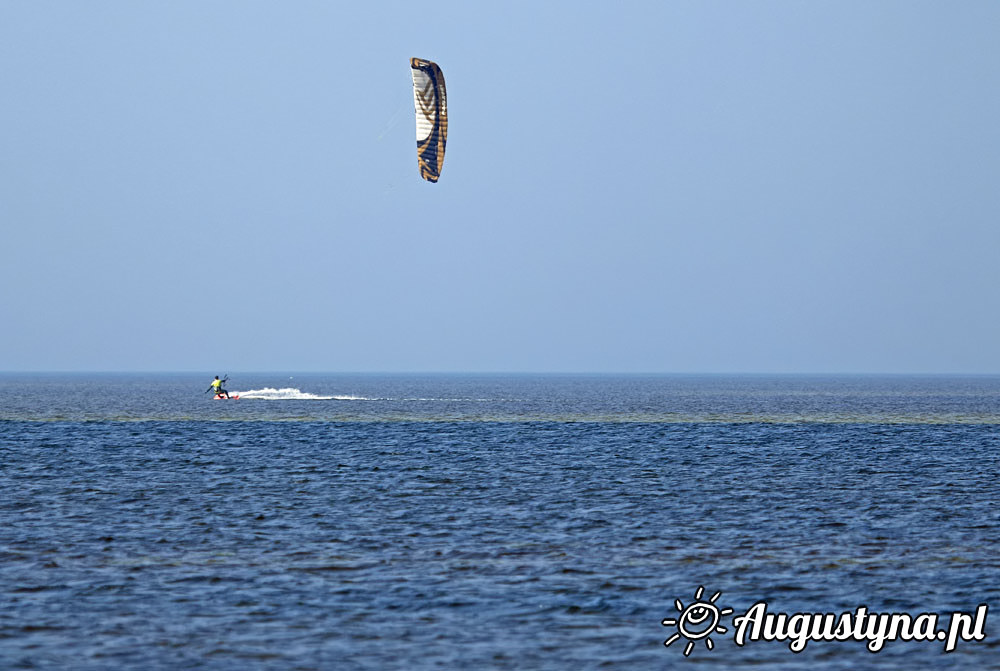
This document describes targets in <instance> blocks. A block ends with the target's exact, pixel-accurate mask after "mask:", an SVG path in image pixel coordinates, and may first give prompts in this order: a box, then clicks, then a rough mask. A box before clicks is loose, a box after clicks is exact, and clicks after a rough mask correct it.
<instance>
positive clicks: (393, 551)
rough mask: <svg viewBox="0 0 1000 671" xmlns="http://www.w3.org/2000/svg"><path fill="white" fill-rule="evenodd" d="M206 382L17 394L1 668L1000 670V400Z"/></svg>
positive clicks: (999, 385) (872, 391)
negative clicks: (220, 385) (219, 389)
mask: <svg viewBox="0 0 1000 671" xmlns="http://www.w3.org/2000/svg"><path fill="white" fill-rule="evenodd" d="M216 372H217V371H212V372H211V374H187V373H185V374H51V373H50V374H22V373H16V374H15V373H6V374H0V668H2V669H74V670H75V669H101V670H103V669H171V670H174V669H234V670H235V669H240V670H242V669H281V670H286V669H379V670H382V669H408V670H418V671H419V670H424V669H540V670H546V669H553V670H554V669H573V670H574V671H576V670H579V669H686V668H692V669H751V668H753V669H810V670H811V671H816V670H821V669H862V668H863V669H901V670H902V669H906V670H910V669H1000V508H998V502H1000V377H996V376H964V377H954V376H805V375H801V376H800V375H784V376H776V375H739V376H731V375H541V374H539V375H506V374H493V375H452V374H440V375H423V374H407V375H402V374H400V375H382V374H367V375H359V374H298V373H280V374H277V373H240V374H237V373H232V374H230V375H229V382H228V384H227V387H228V389H229V391H230V393H231V394H232V395H234V396H235V395H237V394H238V395H239V396H240V398H239V399H232V400H214V399H213V398H212V396H211V394H208V393H205V391H206V388H207V387H208V385H209V382H210V381H211V379H212V377H213V376H214V375H215V374H216ZM220 374H221V373H220ZM768 618H769V619H768ZM824 623H826V624H824ZM824 626H825V627H826V628H825V629H824ZM824 632H825V633H824ZM796 648H797V649H796Z"/></svg>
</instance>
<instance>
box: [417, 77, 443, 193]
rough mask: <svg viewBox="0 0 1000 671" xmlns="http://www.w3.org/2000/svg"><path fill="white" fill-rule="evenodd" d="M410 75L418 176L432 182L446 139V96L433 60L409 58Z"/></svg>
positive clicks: (441, 78) (436, 175)
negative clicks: (415, 120)
mask: <svg viewBox="0 0 1000 671" xmlns="http://www.w3.org/2000/svg"><path fill="white" fill-rule="evenodd" d="M410 74H412V75H413V108H414V112H416V115H417V165H418V166H419V168H420V176H421V177H423V178H424V179H426V180H427V181H428V182H436V181H438V178H439V177H440V176H441V167H442V166H443V165H444V145H445V142H446V141H447V139H448V96H447V95H446V94H445V90H444V74H442V73H441V68H439V67H438V66H437V63H433V62H431V61H425V60H424V59H422V58H411V59H410Z"/></svg>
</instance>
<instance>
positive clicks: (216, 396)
mask: <svg viewBox="0 0 1000 671" xmlns="http://www.w3.org/2000/svg"><path fill="white" fill-rule="evenodd" d="M239 397H240V395H239V394H233V395H232V396H229V397H228V398H227V397H226V396H222V395H220V394H216V395H215V396H213V397H212V398H214V399H215V400H216V401H235V400H236V399H238V398H239Z"/></svg>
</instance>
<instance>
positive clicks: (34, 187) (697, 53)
mask: <svg viewBox="0 0 1000 671" xmlns="http://www.w3.org/2000/svg"><path fill="white" fill-rule="evenodd" d="M998 36H1000V2H996V1H993V0H989V1H975V0H964V1H963V2H943V1H936V2H920V1H918V0H901V1H890V0H879V1H869V0H856V1H852V0H837V1H835V2H822V1H817V0H810V1H808V2H806V1H803V0H794V1H777V0H774V1H767V2H763V1H758V2H711V1H705V0H691V1H686V2H673V1H670V0H665V1H662V2H661V1H653V0H650V1H649V2H627V1H624V2H623V1H617V2H580V1H573V2H538V1H537V0H530V1H527V2H517V3H506V2H490V3H479V2H466V1H455V2H450V1H447V0H446V1H440V0H435V2H427V3H419V2H412V0H411V1H406V2H378V1H375V0H373V1H372V2H332V1H322V2H320V1H315V2H308V1H303V0H297V1H295V2H278V1H277V0H275V1H271V2H263V1H247V0H232V1H212V0H197V1H191V2H184V1H177V0H172V1H171V2H153V1H148V2H139V1H126V0H117V1H114V2H110V1H102V0H88V2H71V1H70V0H64V1H61V2H51V1H45V0H31V1H30V2H29V1H26V0H0V91H2V102H0V230H2V233H3V237H2V244H0V370H8V371H13V370H128V371H133V370H138V371H145V370H156V371H172V370H184V371H196V370H197V371H201V370H205V371H213V372H218V371H222V370H227V371H230V372H233V371H238V370H243V371H248V370H259V371H285V370H289V371H596V372H601V371H647V372H967V373H998V372H1000V309H998V308H1000V300H998V287H1000V259H998V252H1000V226H998V223H1000V217H998V215H1000V129H998V124H1000V38H998ZM411 56H418V57H421V58H427V59H431V60H434V61H436V62H437V63H438V64H439V65H440V66H441V68H442V70H443V71H444V75H445V79H446V81H447V85H448V103H449V137H448V148H447V156H446V159H445V164H444V170H443V173H442V177H441V181H440V182H439V183H437V184H430V183H428V182H424V181H423V180H421V179H420V178H419V175H418V172H417V165H416V164H417V161H416V150H415V139H414V119H413V99H412V91H411V88H412V87H411V80H410V69H409V62H408V61H409V58H410V57H411Z"/></svg>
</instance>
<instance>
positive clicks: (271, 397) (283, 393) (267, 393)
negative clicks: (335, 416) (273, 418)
mask: <svg viewBox="0 0 1000 671" xmlns="http://www.w3.org/2000/svg"><path fill="white" fill-rule="evenodd" d="M229 393H230V394H232V395H233V396H235V395H237V394H239V396H240V398H241V399H242V398H252V399H259V400H263V401H367V400H368V399H367V398H364V397H363V396H350V395H347V396H320V395H318V394H310V393H309V392H305V391H302V390H300V389H295V388H294V387H284V388H282V389H274V388H273V387H264V388H263V389H251V390H249V391H232V392H229Z"/></svg>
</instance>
